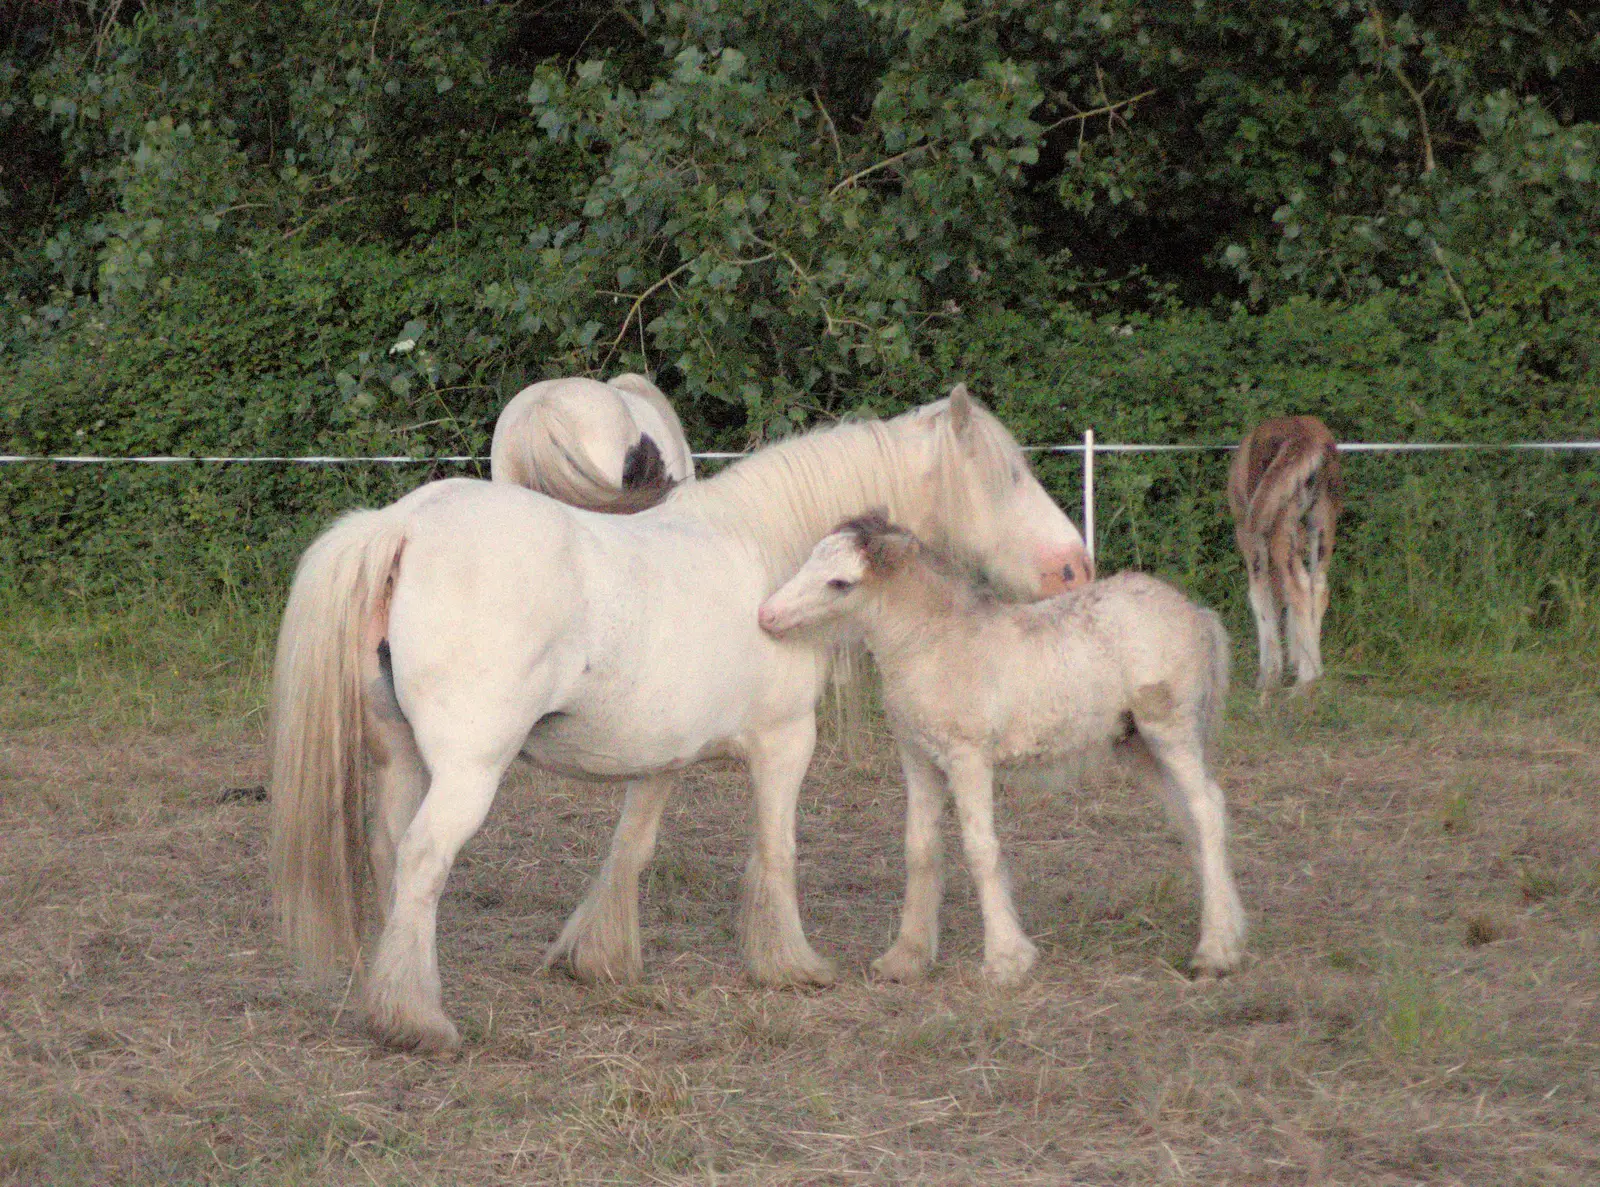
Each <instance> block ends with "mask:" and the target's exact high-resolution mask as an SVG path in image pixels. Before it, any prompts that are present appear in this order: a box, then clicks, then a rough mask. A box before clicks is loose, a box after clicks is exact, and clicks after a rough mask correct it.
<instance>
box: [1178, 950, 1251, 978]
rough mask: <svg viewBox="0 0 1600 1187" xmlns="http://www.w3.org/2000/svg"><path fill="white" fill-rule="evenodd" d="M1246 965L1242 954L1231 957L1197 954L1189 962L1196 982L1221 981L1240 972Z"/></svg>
mask: <svg viewBox="0 0 1600 1187" xmlns="http://www.w3.org/2000/svg"><path fill="white" fill-rule="evenodd" d="M1243 963H1244V957H1243V955H1242V954H1234V955H1231V956H1215V955H1201V954H1200V953H1199V952H1196V953H1195V954H1194V956H1193V957H1192V958H1191V959H1190V961H1189V969H1190V971H1191V972H1193V973H1194V979H1195V980H1196V981H1220V980H1221V979H1222V978H1223V977H1226V976H1227V975H1228V974H1230V973H1236V972H1238V971H1239V966H1240V965H1241V964H1243Z"/></svg>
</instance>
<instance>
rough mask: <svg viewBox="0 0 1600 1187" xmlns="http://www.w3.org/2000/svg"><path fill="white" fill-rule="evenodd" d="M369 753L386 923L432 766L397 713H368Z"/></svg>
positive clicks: (377, 900)
mask: <svg viewBox="0 0 1600 1187" xmlns="http://www.w3.org/2000/svg"><path fill="white" fill-rule="evenodd" d="M366 725H367V753H368V754H369V756H370V757H371V759H372V767H373V787H374V789H375V792H376V794H375V797H374V803H373V808H372V820H371V822H370V824H369V825H368V829H367V837H368V852H369V854H370V855H371V860H372V884H373V901H374V905H375V906H376V907H377V921H378V924H379V926H380V927H381V926H382V924H383V923H384V922H386V921H387V920H388V918H389V911H390V908H391V905H392V903H393V898H394V866H395V854H396V853H397V852H398V850H399V848H400V838H401V837H403V836H404V835H405V831H406V829H407V827H408V826H409V825H410V824H411V820H412V817H414V816H415V815H416V813H417V805H418V804H420V803H421V802H422V797H423V796H424V795H425V794H427V790H428V768H427V766H426V765H424V763H423V761H422V755H420V754H419V753H417V742H416V739H415V738H413V737H412V735H411V727H410V726H409V725H407V724H406V722H405V719H404V718H402V717H400V716H399V715H398V713H396V714H395V715H394V716H388V715H384V714H382V713H374V712H369V713H368V714H367V722H366Z"/></svg>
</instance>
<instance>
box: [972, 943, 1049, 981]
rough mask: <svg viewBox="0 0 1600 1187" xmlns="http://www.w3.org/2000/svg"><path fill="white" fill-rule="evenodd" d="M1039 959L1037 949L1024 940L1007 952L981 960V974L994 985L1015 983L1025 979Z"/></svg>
mask: <svg viewBox="0 0 1600 1187" xmlns="http://www.w3.org/2000/svg"><path fill="white" fill-rule="evenodd" d="M1038 959H1039V949H1037V948H1035V947H1034V946H1033V944H1032V943H1031V942H1030V941H1028V940H1024V941H1023V942H1022V943H1021V944H1019V945H1017V947H1015V948H1013V949H1011V950H1010V951H1009V952H1003V953H997V954H995V955H994V956H991V957H989V958H988V959H987V960H985V961H984V962H983V975H984V977H985V978H987V979H988V980H989V981H990V983H992V984H994V985H1000V986H1006V985H1016V984H1018V983H1020V982H1022V981H1023V980H1026V978H1027V976H1028V974H1029V973H1031V972H1032V971H1033V966H1034V963H1035V962H1036V961H1037V960H1038Z"/></svg>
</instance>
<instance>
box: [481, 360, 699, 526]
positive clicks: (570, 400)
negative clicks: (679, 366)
mask: <svg viewBox="0 0 1600 1187" xmlns="http://www.w3.org/2000/svg"><path fill="white" fill-rule="evenodd" d="M489 472H490V474H491V475H492V476H493V478H494V480H495V481H496V482H510V483H513V484H514V485H516V486H525V487H527V488H528V489H529V490H536V491H539V492H541V493H542V494H547V495H549V496H550V497H551V498H554V499H559V500H560V501H561V502H563V503H567V504H569V505H571V506H573V507H586V508H589V509H590V510H593V511H637V510H641V509H642V508H643V507H646V506H653V505H654V504H655V503H659V502H660V501H661V500H662V499H663V498H665V497H666V495H667V492H668V491H670V490H671V489H672V487H673V486H675V485H677V484H678V483H680V482H693V481H694V459H693V458H692V457H691V456H690V453H689V441H688V438H686V437H685V436H684V434H683V425H682V423H681V422H680V421H679V420H678V414H677V412H676V411H675V410H674V409H673V407H672V404H671V402H670V401H668V399H667V397H666V396H664V395H662V394H661V391H660V389H659V388H657V387H656V385H655V384H653V383H651V382H650V381H649V380H648V379H646V378H645V377H644V376H643V375H635V374H632V373H628V374H625V375H617V376H615V377H613V378H612V379H610V380H608V381H607V382H605V383H601V382H599V381H598V380H594V379H579V378H572V379H547V380H544V381H543V382H542V383H535V384H531V385H529V386H528V387H525V388H523V389H522V390H521V391H520V392H518V393H517V394H516V395H515V396H514V397H512V399H511V402H510V403H509V404H507V405H506V406H505V408H504V409H503V410H502V411H501V413H500V419H499V420H497V421H495V425H494V441H493V443H492V444H491V445H490V448H489Z"/></svg>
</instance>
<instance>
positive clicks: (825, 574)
mask: <svg viewBox="0 0 1600 1187" xmlns="http://www.w3.org/2000/svg"><path fill="white" fill-rule="evenodd" d="M920 550H921V545H920V544H919V543H918V541H917V538H916V537H915V536H913V535H912V534H911V533H910V532H907V531H905V530H904V529H902V528H898V527H895V526H894V525H893V524H891V523H890V522H889V521H888V520H887V519H886V518H885V517H884V516H883V514H882V513H881V512H872V513H870V514H867V515H863V516H860V517H858V518H856V519H852V520H849V521H848V522H846V523H842V524H840V525H839V526H838V527H837V528H835V529H834V530H833V531H832V532H830V533H829V534H828V535H826V536H824V537H823V538H822V539H821V540H819V541H818V542H817V546H816V547H815V548H813V549H812V550H811V555H810V556H809V557H807V558H806V563H805V564H803V565H801V566H800V571H799V572H797V573H796V574H795V575H794V576H793V577H791V578H789V580H788V581H786V582H784V584H783V586H782V587H781V588H780V589H778V590H776V591H775V592H774V593H773V594H772V596H771V597H769V598H767V600H766V601H764V602H762V603H761V609H760V610H759V611H758V612H757V615H756V621H757V622H759V623H760V624H761V629H762V630H764V631H766V632H767V633H768V634H770V635H785V634H788V633H789V632H790V631H795V630H799V629H801V628H802V627H812V626H824V625H827V624H837V623H840V622H849V621H852V620H853V619H854V618H855V617H856V616H857V615H859V614H861V613H863V612H864V611H865V610H866V608H867V606H868V605H869V603H870V600H871V597H872V592H873V589H874V588H875V587H876V586H877V585H879V584H880V583H881V582H883V581H885V580H887V579H888V578H891V577H893V576H894V575H895V574H896V573H898V572H899V571H900V570H901V568H902V567H903V566H904V565H905V564H906V563H907V562H908V561H910V560H911V559H912V558H913V557H915V556H916V555H917V553H918V552H919V551H920Z"/></svg>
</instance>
